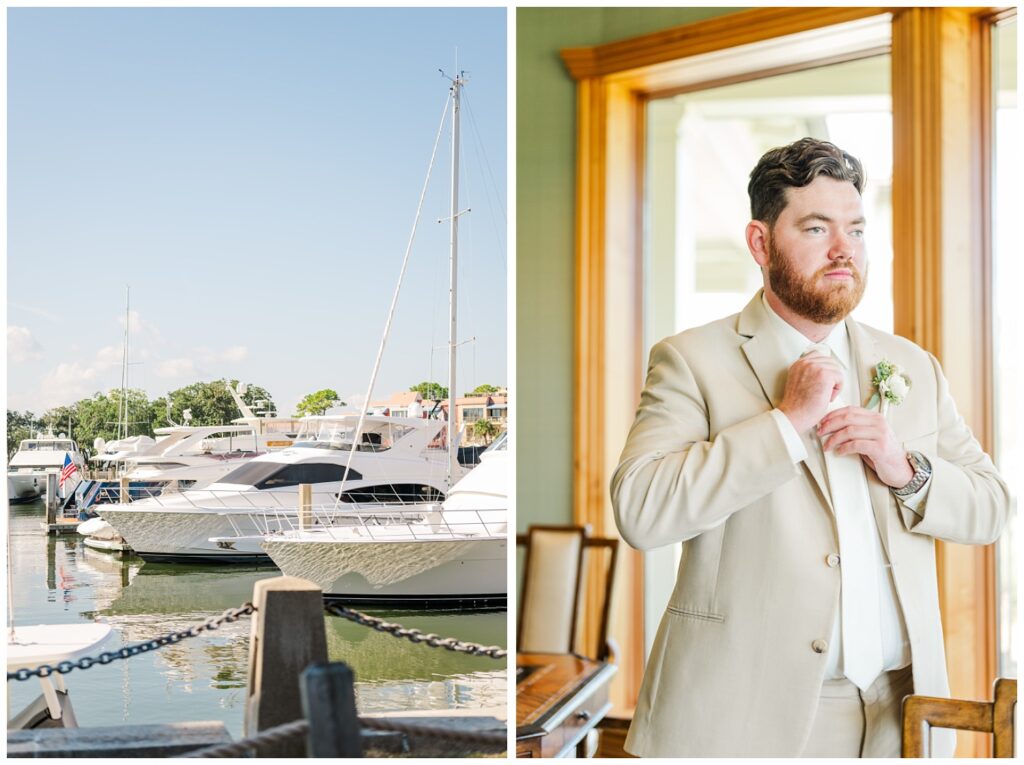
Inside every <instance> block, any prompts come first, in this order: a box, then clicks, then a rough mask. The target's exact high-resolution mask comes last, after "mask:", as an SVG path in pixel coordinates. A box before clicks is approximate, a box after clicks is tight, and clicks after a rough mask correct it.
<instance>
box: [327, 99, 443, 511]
mask: <svg viewBox="0 0 1024 765" xmlns="http://www.w3.org/2000/svg"><path fill="white" fill-rule="evenodd" d="M450 101H451V97H450V96H449V98H448V99H446V100H445V102H444V110H443V111H442V112H441V124H440V125H438V127H437V136H436V137H435V138H434V149H433V151H431V153H430V164H429V165H428V166H427V177H426V178H424V179H423V189H422V190H421V191H420V201H419V204H418V205H417V206H416V217H415V218H414V219H413V223H412V230H411V231H410V232H409V242H408V244H406V247H405V257H404V258H403V259H402V270H401V271H400V272H399V274H398V284H396V285H395V293H394V295H392V297H391V307H390V308H389V309H388V318H387V321H386V322H385V323H384V336H383V337H382V338H381V339H380V346H379V347H378V348H377V360H376V361H375V362H374V365H373V372H372V373H371V374H370V384H369V386H368V387H367V389H366V398H365V400H364V401H363V406H362V408H361V409H360V410H359V420H358V422H357V423H356V432H355V434H354V436H353V439H352V449H351V451H349V453H348V459H347V460H346V461H345V472H344V473H342V476H341V486H340V487H339V489H338V496H337V497H336V498H335V501H334V511H335V512H337V510H338V505H339V503H340V502H341V495H342V491H343V489H344V486H345V482H346V481H348V475H349V470H350V469H351V467H352V455H353V454H355V452H356V449H357V448H358V447H359V440H360V439H361V438H362V434H363V425H364V424H365V422H366V413H367V412H368V411H369V409H370V401H371V400H372V398H373V387H374V385H375V384H376V382H377V372H379V371H380V362H381V359H382V358H383V356H384V346H385V345H386V344H387V341H388V335H389V334H390V332H391V321H392V319H394V316H395V306H396V305H397V304H398V295H399V293H400V292H401V290H402V281H403V279H404V278H405V271H406V268H407V267H408V265H409V255H410V254H411V253H412V245H413V242H414V241H415V239H416V229H417V228H418V227H419V222H420V214H421V213H422V212H423V201H424V199H425V198H426V196H427V186H428V185H429V184H430V174H431V172H432V171H433V169H434V159H435V158H436V157H437V146H438V144H439V143H440V142H441V133H442V132H443V131H444V121H445V118H446V117H447V116H448V104H449V102H450Z"/></svg>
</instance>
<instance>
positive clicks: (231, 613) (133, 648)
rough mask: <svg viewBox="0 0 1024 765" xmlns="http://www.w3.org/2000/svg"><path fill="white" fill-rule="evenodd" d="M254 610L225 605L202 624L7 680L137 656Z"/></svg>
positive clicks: (10, 674)
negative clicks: (225, 609)
mask: <svg viewBox="0 0 1024 765" xmlns="http://www.w3.org/2000/svg"><path fill="white" fill-rule="evenodd" d="M255 611H256V607H255V606H254V605H253V604H252V603H245V604H243V605H241V606H240V607H238V608H229V609H228V610H227V611H225V612H224V613H222V614H221V615H220V616H215V617H214V618H212V619H207V620H206V621H205V622H203V623H202V624H197V625H196V626H194V627H190V628H189V629H187V630H181V631H180V632H169V633H168V634H166V635H162V636H160V637H158V638H153V639H152V640H147V641H145V642H143V643H135V644H134V645H126V646H125V647H124V648H121V649H119V650H117V651H104V652H103V653H101V654H100V655H99V656H97V657H96V658H92V657H89V656H86V657H85V658H84V659H79V660H78V661H62V662H61V663H60V664H58V665H57V666H55V667H54V666H52V665H50V664H42V665H40V666H38V667H36V668H35V669H28V668H22V669H19V670H17V671H16V672H8V673H7V679H8V680H28V679H29V678H32V677H49V676H50V675H52V674H53V673H54V672H57V673H59V674H62V675H66V674H67V673H68V672H70V671H71V670H73V669H89V667H92V666H94V665H96V664H110V662H112V661H116V660H117V659H128V658H131V657H132V656H138V655H139V654H140V653H146V652H147V651H155V650H156V649H158V648H163V647H164V646H167V645H173V644H174V643H178V642H180V641H182V640H185V639H187V638H193V637H197V636H198V635H200V634H201V633H203V632H206V631H208V630H215V629H217V628H218V627H219V626H220V625H222V624H225V623H229V622H235V621H238V620H239V619H240V618H241V617H243V616H248V615H249V614H252V613H255Z"/></svg>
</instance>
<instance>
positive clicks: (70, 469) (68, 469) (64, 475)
mask: <svg viewBox="0 0 1024 765" xmlns="http://www.w3.org/2000/svg"><path fill="white" fill-rule="evenodd" d="M77 470H78V465H76V464H75V463H74V462H72V460H71V455H70V454H65V455H64V467H63V468H61V471H60V487H61V488H62V489H63V488H64V482H65V481H66V480H68V479H69V478H70V477H71V476H73V475H74V474H75V472H76V471H77Z"/></svg>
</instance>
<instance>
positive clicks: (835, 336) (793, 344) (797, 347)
mask: <svg viewBox="0 0 1024 765" xmlns="http://www.w3.org/2000/svg"><path fill="white" fill-rule="evenodd" d="M761 303H762V304H763V305H764V308H765V310H766V311H767V312H768V316H769V318H770V319H771V326H772V330H773V331H774V333H775V336H776V338H777V339H778V341H779V344H780V345H781V346H782V350H783V351H784V352H785V354H786V356H787V358H788V360H789V362H790V363H793V362H794V361H796V360H797V359H799V358H800V357H801V356H802V355H803V354H804V352H805V351H806V350H807V346H808V345H810V344H811V341H810V340H808V339H807V338H806V337H805V336H804V335H803V333H801V332H800V330H798V329H796V328H795V327H794V326H792V325H791V324H789V323H788V322H787V321H786V320H785V319H783V318H782V317H781V316H779V315H778V314H777V313H775V311H774V310H773V309H772V307H771V306H770V305H769V304H768V298H767V297H765V295H764V293H763V292H762V293H761ZM821 342H822V344H824V345H827V346H828V347H829V348H831V349H832V353H833V354H834V355H835V357H836V359H837V360H838V361H839V363H841V364H842V365H843V366H845V367H846V368H847V369H849V368H850V335H849V333H848V332H847V330H846V322H845V321H841V322H839V323H838V324H836V325H835V326H833V327H832V331H831V332H829V333H828V337H826V338H825V339H824V340H822V341H821Z"/></svg>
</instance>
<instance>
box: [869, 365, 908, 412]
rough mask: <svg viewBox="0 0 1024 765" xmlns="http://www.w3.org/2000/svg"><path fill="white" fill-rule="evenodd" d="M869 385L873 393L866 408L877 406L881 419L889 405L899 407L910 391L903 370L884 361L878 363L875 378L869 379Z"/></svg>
mask: <svg viewBox="0 0 1024 765" xmlns="http://www.w3.org/2000/svg"><path fill="white" fill-rule="evenodd" d="M871 384H872V385H874V386H875V392H874V393H872V394H871V398H870V399H869V400H868V404H867V408H868V409H872V408H874V407H875V406H877V407H878V411H879V412H881V414H882V416H883V417H884V416H885V415H886V413H887V412H888V411H889V405H890V404H892V405H893V406H899V405H900V404H902V403H903V399H904V398H906V396H907V393H908V392H909V391H910V380H909V379H908V378H907V376H906V375H905V374H904V373H903V368H902V367H901V366H900V365H899V364H893V363H892V362H891V361H886V360H885V359H882V360H881V361H879V362H878V365H877V366H876V367H875V376H874V377H873V378H871Z"/></svg>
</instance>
